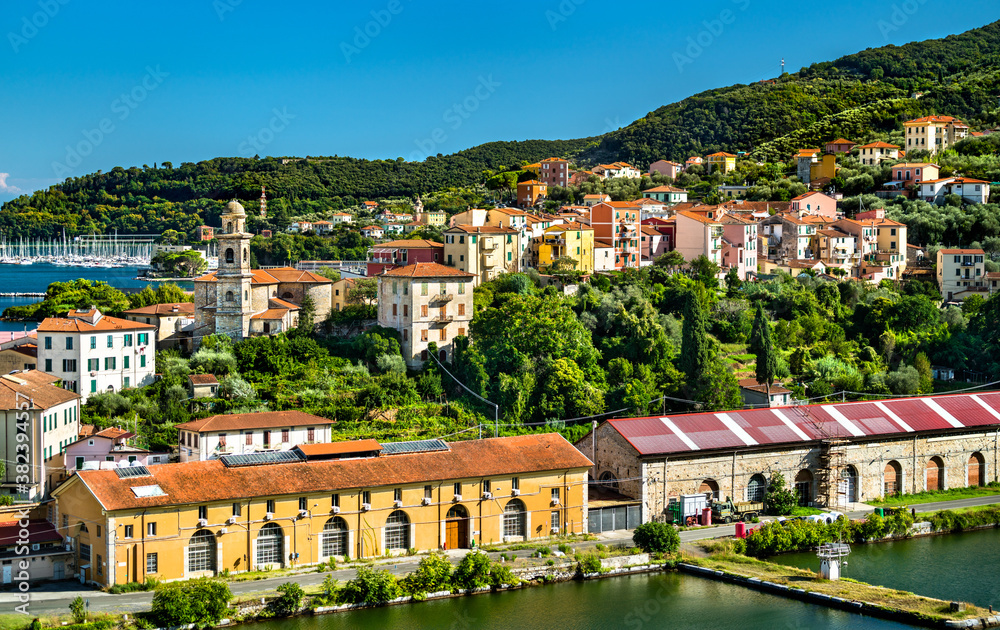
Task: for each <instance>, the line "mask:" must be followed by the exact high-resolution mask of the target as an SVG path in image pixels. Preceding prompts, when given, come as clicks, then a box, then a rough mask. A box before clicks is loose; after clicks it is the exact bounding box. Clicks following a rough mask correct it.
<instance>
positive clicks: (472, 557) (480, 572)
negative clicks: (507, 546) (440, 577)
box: [451, 551, 490, 589]
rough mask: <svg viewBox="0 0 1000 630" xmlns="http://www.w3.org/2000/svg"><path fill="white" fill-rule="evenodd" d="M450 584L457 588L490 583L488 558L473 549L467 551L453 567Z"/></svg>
mask: <svg viewBox="0 0 1000 630" xmlns="http://www.w3.org/2000/svg"><path fill="white" fill-rule="evenodd" d="M451 581H452V584H454V585H455V587H457V588H462V589H472V588H482V587H484V586H489V585H490V559H489V556H487V555H486V554H485V553H481V552H478V551H473V552H470V553H467V554H466V555H465V557H464V558H462V561H461V562H459V563H458V566H457V567H455V573H454V574H453V575H452V577H451Z"/></svg>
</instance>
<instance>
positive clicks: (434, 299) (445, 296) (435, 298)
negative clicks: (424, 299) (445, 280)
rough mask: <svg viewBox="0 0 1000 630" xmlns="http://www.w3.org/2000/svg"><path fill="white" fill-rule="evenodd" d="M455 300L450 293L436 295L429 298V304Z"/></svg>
mask: <svg viewBox="0 0 1000 630" xmlns="http://www.w3.org/2000/svg"><path fill="white" fill-rule="evenodd" d="M454 299H455V295H454V294H452V293H438V294H437V295H435V296H433V297H432V298H431V302H451V301H452V300H454Z"/></svg>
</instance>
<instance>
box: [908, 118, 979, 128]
mask: <svg viewBox="0 0 1000 630" xmlns="http://www.w3.org/2000/svg"><path fill="white" fill-rule="evenodd" d="M920 123H958V124H959V125H962V126H965V123H963V122H962V121H961V120H959V119H958V118H955V117H953V116H922V117H920V118H914V119H913V120H907V121H906V122H904V123H903V124H904V125H916V124H920Z"/></svg>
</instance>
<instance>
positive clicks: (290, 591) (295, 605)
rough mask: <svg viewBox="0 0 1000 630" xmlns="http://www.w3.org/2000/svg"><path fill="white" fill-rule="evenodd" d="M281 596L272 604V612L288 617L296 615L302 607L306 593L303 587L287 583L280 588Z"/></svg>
mask: <svg viewBox="0 0 1000 630" xmlns="http://www.w3.org/2000/svg"><path fill="white" fill-rule="evenodd" d="M278 592H279V593H281V595H280V596H279V597H278V598H277V599H275V600H273V601H272V602H271V610H273V611H274V614H276V615H281V616H284V617H287V616H289V615H293V614H295V613H296V612H297V611H298V610H299V608H301V607H302V598H303V597H305V595H306V593H305V591H303V590H302V587H301V586H299V585H298V584H296V583H295V582H285V583H284V584H282V585H281V586H279V587H278Z"/></svg>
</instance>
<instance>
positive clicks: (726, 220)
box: [720, 214, 757, 280]
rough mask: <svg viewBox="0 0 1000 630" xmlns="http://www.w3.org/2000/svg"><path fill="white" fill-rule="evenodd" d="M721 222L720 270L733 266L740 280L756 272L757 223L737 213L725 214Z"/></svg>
mask: <svg viewBox="0 0 1000 630" xmlns="http://www.w3.org/2000/svg"><path fill="white" fill-rule="evenodd" d="M720 222H721V223H722V265H721V266H722V270H723V271H725V272H728V271H729V269H730V268H735V269H736V273H737V274H739V277H740V279H741V280H750V279H751V278H753V277H754V275H756V273H757V224H756V222H754V221H752V220H750V219H746V218H743V217H741V216H739V215H733V214H726V215H723V217H722V218H721V219H720Z"/></svg>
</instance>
